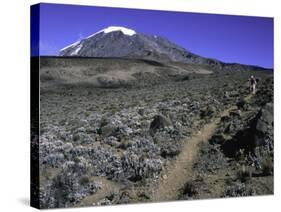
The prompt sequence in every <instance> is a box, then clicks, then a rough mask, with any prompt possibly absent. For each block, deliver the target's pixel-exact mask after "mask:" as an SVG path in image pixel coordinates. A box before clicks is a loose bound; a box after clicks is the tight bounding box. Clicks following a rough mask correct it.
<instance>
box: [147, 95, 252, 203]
mask: <svg viewBox="0 0 281 212" xmlns="http://www.w3.org/2000/svg"><path fill="white" fill-rule="evenodd" d="M249 98H250V97H248V96H247V97H246V98H245V99H249ZM236 108H237V107H236V106H232V107H230V108H228V109H226V110H224V111H222V112H221V113H220V114H218V115H217V116H216V117H215V118H213V119H212V120H211V121H210V123H208V124H206V125H205V126H204V127H203V128H202V129H201V130H200V131H198V132H196V133H195V134H193V135H192V137H191V138H190V139H188V140H187V141H186V143H185V145H184V146H183V149H182V151H181V153H180V154H179V155H178V156H177V158H176V160H175V162H174V163H172V164H171V165H170V166H168V168H167V169H166V170H165V171H164V175H163V177H162V178H161V180H160V182H159V184H158V187H157V188H156V190H154V191H153V194H152V201H154V202H158V201H169V200H177V199H178V195H179V190H180V189H182V188H183V187H184V185H185V183H186V182H187V181H188V179H190V178H191V177H192V167H193V164H194V162H195V161H196V159H197V155H198V153H199V150H200V144H201V143H204V142H208V140H209V138H211V136H212V135H213V134H214V133H215V130H216V128H217V126H218V124H219V122H220V119H221V117H223V116H226V115H227V114H229V112H230V111H231V110H234V109H236Z"/></svg>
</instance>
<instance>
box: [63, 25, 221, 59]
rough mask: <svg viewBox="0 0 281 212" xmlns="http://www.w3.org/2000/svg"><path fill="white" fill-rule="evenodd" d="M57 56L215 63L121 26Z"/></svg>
mask: <svg viewBox="0 0 281 212" xmlns="http://www.w3.org/2000/svg"><path fill="white" fill-rule="evenodd" d="M59 55H60V56H79V57H118V58H120V57H125V58H137V59H149V60H156V61H175V62H185V63H193V64H194V63H196V64H219V63H220V62H219V61H217V60H214V59H207V58H203V57H200V56H198V55H195V54H193V53H191V52H189V51H187V50H186V49H184V48H182V47H180V46H178V45H176V44H174V43H172V42H171V41H169V40H168V39H166V38H163V37H160V36H156V35H146V34H143V33H138V32H135V31H134V30H132V29H127V28H124V27H114V26H111V27H108V28H106V29H103V30H101V31H99V32H96V33H95V34H93V35H91V36H89V37H87V38H85V39H82V40H80V41H78V42H76V43H74V44H71V45H69V46H67V47H65V48H63V49H62V50H61V51H60V53H59Z"/></svg>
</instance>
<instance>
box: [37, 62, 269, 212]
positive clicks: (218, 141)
mask: <svg viewBox="0 0 281 212" xmlns="http://www.w3.org/2000/svg"><path fill="white" fill-rule="evenodd" d="M226 70H227V71H226ZM116 72H117V73H118V74H117V75H114V73H115V74H116ZM253 74H254V75H255V76H256V77H258V78H259V83H258V87H257V89H258V91H257V94H256V95H254V96H252V97H251V98H249V99H248V98H246V97H247V96H248V95H249V93H250V92H249V89H248V85H247V80H248V78H249V77H250V76H251V75H253ZM97 76H98V77H97ZM101 76H102V77H101ZM113 76H115V78H113ZM120 76H121V78H120ZM124 76H126V77H128V76H130V77H129V78H126V79H124V78H123V77H124ZM100 77H101V78H100ZM87 79H91V80H88V81H87ZM97 79H99V80H100V81H98V82H99V84H96V81H95V80H97ZM40 80H41V84H40V86H41V91H40V143H39V151H40V161H39V162H40V204H41V207H42V208H55V207H67V206H85V205H93V204H94V205H100V204H121V203H133V202H148V201H153V200H154V199H153V192H154V191H155V189H157V188H158V186H159V184H160V183H161V182H162V180H163V179H166V178H167V173H166V170H167V167H173V165H174V164H175V163H176V161H177V159H178V157H180V156H179V155H180V154H181V153H182V150H183V147H184V146H185V144H186V143H188V142H189V139H192V135H193V133H194V132H198V131H199V130H200V129H201V128H202V127H204V126H205V125H206V124H208V123H210V121H212V120H213V118H218V117H219V116H220V115H221V112H222V111H224V110H225V109H227V108H229V107H235V108H234V110H233V111H231V112H230V113H229V115H228V116H225V117H220V118H221V119H219V120H221V121H220V122H219V123H218V125H217V126H216V129H215V130H214V133H213V135H212V136H211V137H210V140H208V141H207V142H205V144H204V145H203V146H202V147H200V148H199V152H198V158H197V159H196V161H195V163H194V165H193V166H192V174H191V176H186V183H185V185H183V186H182V189H180V190H178V191H175V192H177V193H178V195H177V196H178V197H177V199H191V198H192V199H195V198H200V199H201V198H214V197H224V196H244V195H254V194H272V193H273V168H272V167H273V74H272V72H268V71H256V72H255V71H251V70H246V69H239V68H235V69H231V68H230V67H228V69H223V70H222V69H216V68H214V67H210V66H206V65H198V64H197V65H196V64H195V65H191V64H186V63H175V62H169V63H161V62H155V61H149V60H137V59H109V58H108V59H104V58H99V59H97V58H72V57H67V58H64V57H60V58H57V57H54V58H41V70H40ZM93 82H95V83H93ZM250 170H251V171H250Z"/></svg>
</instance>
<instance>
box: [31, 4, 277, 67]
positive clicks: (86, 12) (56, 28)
mask: <svg viewBox="0 0 281 212" xmlns="http://www.w3.org/2000/svg"><path fill="white" fill-rule="evenodd" d="M34 17H35V16H34ZM108 26H123V27H127V28H131V29H133V30H135V31H137V32H142V33H147V34H151V35H159V36H162V37H166V38H168V39H169V40H170V41H172V42H174V43H176V44H178V45H180V46H182V47H184V48H185V49H187V50H189V51H191V52H193V53H195V54H198V55H201V56H204V57H210V58H216V59H219V60H221V61H224V62H237V63H242V64H249V65H259V66H263V67H267V68H272V67H273V19H272V18H265V17H249V16H231V15H214V14H200V13H185V12H169V11H155V10H136V9H120V8H108V7H93V6H77V5H60V4H41V6H40V55H57V54H58V52H59V50H60V49H61V48H63V47H65V46H67V45H69V44H71V43H74V42H75V41H77V40H79V39H82V38H85V37H87V36H89V35H91V34H93V33H95V32H96V31H99V30H101V29H103V28H106V27H108Z"/></svg>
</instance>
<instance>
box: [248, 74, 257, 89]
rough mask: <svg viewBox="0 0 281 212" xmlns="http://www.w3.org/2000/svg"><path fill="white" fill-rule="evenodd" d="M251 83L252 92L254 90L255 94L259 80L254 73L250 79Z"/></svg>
mask: <svg viewBox="0 0 281 212" xmlns="http://www.w3.org/2000/svg"><path fill="white" fill-rule="evenodd" d="M249 83H250V92H251V91H252V92H253V94H255V93H256V86H257V80H256V79H255V78H254V76H253V75H252V76H251V78H250V79H249Z"/></svg>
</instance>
